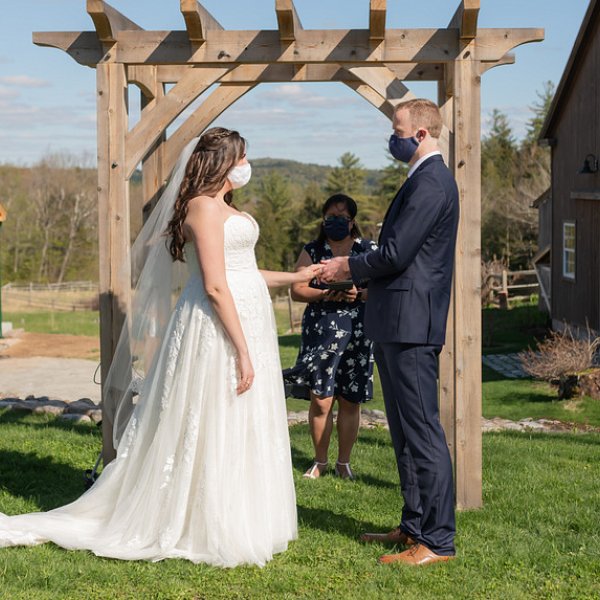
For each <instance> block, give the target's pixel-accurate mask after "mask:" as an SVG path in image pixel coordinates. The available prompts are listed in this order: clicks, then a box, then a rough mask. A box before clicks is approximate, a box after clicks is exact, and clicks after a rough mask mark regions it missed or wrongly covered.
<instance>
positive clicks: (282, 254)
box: [256, 171, 294, 271]
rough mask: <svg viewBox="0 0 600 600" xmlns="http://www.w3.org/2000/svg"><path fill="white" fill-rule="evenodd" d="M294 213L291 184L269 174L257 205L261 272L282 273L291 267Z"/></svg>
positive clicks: (258, 253) (273, 174) (258, 259)
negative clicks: (292, 217)
mask: <svg viewBox="0 0 600 600" xmlns="http://www.w3.org/2000/svg"><path fill="white" fill-rule="evenodd" d="M292 213H293V207H292V205H291V194H290V190H289V185H288V182H287V181H286V180H285V179H284V178H283V177H282V176H281V175H279V174H278V173H277V172H275V171H273V172H271V173H269V174H267V175H266V176H265V177H264V178H263V179H262V181H261V182H260V190H259V194H258V198H257V204H256V219H257V221H258V222H259V223H260V238H259V241H258V244H257V246H256V258H257V261H258V264H259V265H260V267H261V268H265V269H271V270H275V271H281V270H287V269H288V268H290V267H291V265H290V263H291V262H292V254H293V251H292V250H293V245H294V243H293V241H292V239H291V236H290V226H291V219H290V217H291V214H292Z"/></svg>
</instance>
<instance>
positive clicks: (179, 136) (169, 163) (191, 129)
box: [163, 83, 256, 173]
mask: <svg viewBox="0 0 600 600" xmlns="http://www.w3.org/2000/svg"><path fill="white" fill-rule="evenodd" d="M255 86H256V84H255V83H251V84H232V85H220V86H219V87H217V88H216V89H215V90H214V91H213V92H212V93H211V94H210V95H209V96H208V98H206V100H205V101H204V102H203V103H202V104H201V105H200V106H199V107H198V108H197V109H196V110H195V111H194V112H193V113H192V114H191V115H190V116H189V117H188V118H187V120H186V122H185V123H184V124H183V125H181V126H180V127H179V129H177V131H175V133H173V135H171V136H170V137H169V139H168V140H167V142H166V144H165V158H164V163H163V169H164V171H165V172H166V173H169V172H170V171H171V170H172V169H173V167H174V166H175V162H176V161H177V158H178V157H179V155H180V154H181V151H182V150H183V149H184V148H185V146H186V144H187V143H188V142H190V141H191V140H192V138H193V137H195V136H197V135H200V133H202V131H204V129H206V128H207V127H208V126H209V125H210V124H211V123H212V122H213V121H214V120H215V119H216V118H217V117H218V116H219V115H220V114H221V113H222V112H223V111H224V110H226V109H227V108H229V107H230V106H231V105H232V104H233V103H234V102H236V101H237V100H239V99H240V98H241V97H242V96H243V95H244V94H246V93H248V92H249V91H250V90H251V89H252V88H253V87H255Z"/></svg>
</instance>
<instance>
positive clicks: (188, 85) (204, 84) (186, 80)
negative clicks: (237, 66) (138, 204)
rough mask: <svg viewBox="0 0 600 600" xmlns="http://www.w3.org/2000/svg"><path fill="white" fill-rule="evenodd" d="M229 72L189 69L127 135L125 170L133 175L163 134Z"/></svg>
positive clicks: (220, 69) (219, 69)
mask: <svg viewBox="0 0 600 600" xmlns="http://www.w3.org/2000/svg"><path fill="white" fill-rule="evenodd" d="M226 72H227V69H226V68H223V67H221V68H218V69H190V70H189V71H188V72H187V73H186V75H185V76H184V77H182V78H181V79H180V80H179V82H178V83H177V84H176V85H175V86H174V87H173V89H171V90H170V91H169V93H168V94H166V95H165V96H164V97H163V98H161V99H160V101H159V102H157V103H156V104H155V105H154V106H153V107H152V108H151V109H150V110H148V111H147V113H146V114H145V115H144V118H143V119H141V120H140V121H139V122H138V123H137V124H136V125H135V127H134V128H133V129H132V130H131V131H129V132H128V133H127V134H126V136H125V141H126V144H127V149H128V153H127V161H126V163H125V172H126V174H127V177H129V176H131V174H132V173H133V171H134V169H135V168H136V166H137V165H138V163H139V162H140V160H141V159H142V157H143V156H144V155H145V154H146V152H147V151H148V148H149V147H150V146H152V144H154V142H155V141H156V140H157V139H158V138H159V137H160V135H161V134H162V132H163V131H165V130H166V129H167V127H168V126H169V125H170V124H171V123H172V122H173V121H174V120H175V119H176V118H177V117H178V116H179V115H180V114H181V113H182V112H183V111H184V110H185V109H186V108H187V107H188V106H189V105H190V104H191V103H192V102H193V101H194V100H195V99H196V98H197V97H198V96H200V94H202V92H204V91H205V90H207V89H208V88H209V87H210V86H211V85H212V84H213V83H215V82H216V81H218V80H219V78H220V77H222V76H223V75H224V74H225V73H226Z"/></svg>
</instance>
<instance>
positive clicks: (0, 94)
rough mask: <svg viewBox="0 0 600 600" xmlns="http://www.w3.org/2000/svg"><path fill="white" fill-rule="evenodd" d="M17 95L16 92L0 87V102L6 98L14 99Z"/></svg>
mask: <svg viewBox="0 0 600 600" xmlns="http://www.w3.org/2000/svg"><path fill="white" fill-rule="evenodd" d="M18 95H19V92H17V90H11V89H9V88H6V87H3V86H1V85H0V102H1V101H2V100H3V99H6V98H16V97H17V96H18ZM0 107H1V105H0Z"/></svg>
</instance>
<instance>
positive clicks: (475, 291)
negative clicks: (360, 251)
mask: <svg viewBox="0 0 600 600" xmlns="http://www.w3.org/2000/svg"><path fill="white" fill-rule="evenodd" d="M453 67H454V77H453V91H454V97H453V107H454V175H455V177H456V182H457V184H458V190H459V195H460V198H461V215H460V221H459V225H458V238H457V243H456V260H455V274H454V302H453V304H454V314H453V318H454V336H453V337H454V394H455V397H454V415H455V419H454V443H455V454H454V456H455V459H454V460H455V462H454V464H455V471H456V476H455V479H456V499H457V507H458V508H471V507H477V506H481V504H482V491H481V488H482V483H481V462H482V456H481V441H482V440H481V143H480V139H481V108H480V102H481V101H480V87H481V86H480V82H481V77H480V70H479V63H478V62H477V61H476V60H475V59H474V57H473V49H472V48H471V49H465V50H464V51H463V53H462V57H461V58H460V59H459V60H456V61H455V62H454V65H453Z"/></svg>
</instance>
